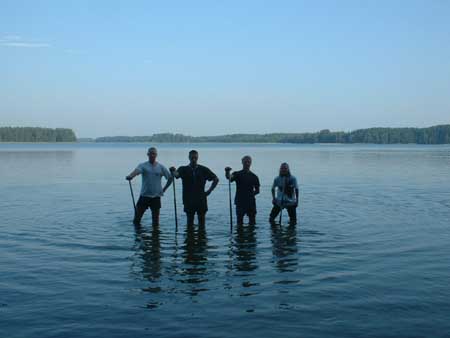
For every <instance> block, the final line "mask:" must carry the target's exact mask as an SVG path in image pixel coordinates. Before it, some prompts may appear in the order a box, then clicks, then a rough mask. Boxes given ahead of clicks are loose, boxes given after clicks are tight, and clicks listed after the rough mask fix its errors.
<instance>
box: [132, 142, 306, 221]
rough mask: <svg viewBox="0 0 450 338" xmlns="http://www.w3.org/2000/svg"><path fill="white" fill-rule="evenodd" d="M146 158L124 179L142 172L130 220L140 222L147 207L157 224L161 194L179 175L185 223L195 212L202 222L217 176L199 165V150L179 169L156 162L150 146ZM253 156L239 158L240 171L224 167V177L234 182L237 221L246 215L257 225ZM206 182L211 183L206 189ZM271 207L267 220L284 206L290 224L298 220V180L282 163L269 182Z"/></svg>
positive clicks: (270, 219) (258, 185)
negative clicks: (138, 194)
mask: <svg viewBox="0 0 450 338" xmlns="http://www.w3.org/2000/svg"><path fill="white" fill-rule="evenodd" d="M147 156H148V161H146V162H143V163H141V164H139V165H138V166H137V167H136V169H134V170H133V171H132V172H131V173H130V174H129V175H128V176H126V179H127V180H129V181H131V180H132V179H133V178H134V177H136V176H138V175H142V187H141V192H140V197H139V200H138V202H137V204H136V207H135V214H134V220H133V223H134V224H135V225H140V223H141V219H142V216H143V215H144V213H145V211H146V210H147V209H150V210H151V212H152V224H153V225H159V212H160V209H161V197H162V196H163V195H164V193H165V191H166V190H167V189H168V188H169V187H170V185H171V184H172V182H173V180H174V178H177V179H178V178H181V181H182V187H183V205H184V212H185V213H186V217H187V224H188V225H189V226H192V225H193V224H194V218H195V215H196V214H197V218H198V224H199V225H201V226H204V225H205V215H206V213H207V211H208V203H207V197H208V196H209V195H210V194H211V192H212V191H213V190H214V189H215V188H216V187H217V184H218V183H219V178H218V177H217V175H216V174H215V173H214V172H212V171H211V170H210V169H209V168H207V167H205V166H203V165H200V164H198V152H197V151H196V150H191V151H190V152H189V164H188V165H185V166H181V167H179V168H178V169H177V168H175V167H170V168H169V170H170V171H169V170H167V168H166V167H165V166H163V165H162V164H160V163H159V162H157V161H156V158H157V156H158V151H157V149H156V148H155V147H151V148H149V149H148V152H147ZM251 165H252V158H251V157H250V156H248V155H247V156H244V157H243V158H242V170H239V171H234V172H231V171H232V168H230V167H226V168H225V177H226V179H227V180H229V181H230V182H236V195H235V198H234V204H235V206H236V217H237V224H238V225H243V223H244V217H245V216H247V217H248V220H249V224H250V225H255V224H256V199H255V196H256V195H257V194H259V192H260V183H259V179H258V176H256V175H255V174H254V173H253V172H252V171H251V170H250V168H251ZM162 177H165V178H166V183H165V185H164V187H163V186H162ZM206 182H212V183H211V184H210V186H209V188H208V189H207V190H205V187H206ZM271 192H272V204H273V207H272V210H271V212H270V216H269V222H270V223H275V219H276V217H277V216H278V214H279V213H280V212H281V210H282V209H283V208H285V209H287V212H288V215H289V223H290V224H291V225H295V224H296V223H297V211H296V210H297V206H298V200H299V189H298V183H297V179H296V178H295V176H293V175H291V173H290V170H289V165H288V164H287V163H282V164H281V166H280V171H279V175H278V176H277V177H275V179H274V181H273V184H272V189H271Z"/></svg>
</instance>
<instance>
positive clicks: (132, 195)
mask: <svg viewBox="0 0 450 338" xmlns="http://www.w3.org/2000/svg"><path fill="white" fill-rule="evenodd" d="M128 183H129V184H130V192H131V198H132V199H133V207H134V213H135V214H136V202H135V201H134V193H133V186H132V185H131V180H128Z"/></svg>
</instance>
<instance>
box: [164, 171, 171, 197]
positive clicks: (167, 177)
mask: <svg viewBox="0 0 450 338" xmlns="http://www.w3.org/2000/svg"><path fill="white" fill-rule="evenodd" d="M163 175H164V177H165V178H166V180H167V181H166V185H165V186H164V188H163V193H165V192H166V190H167V188H169V187H170V185H171V184H172V182H173V177H172V175H171V174H170V173H169V171H168V170H167V168H166V167H163Z"/></svg>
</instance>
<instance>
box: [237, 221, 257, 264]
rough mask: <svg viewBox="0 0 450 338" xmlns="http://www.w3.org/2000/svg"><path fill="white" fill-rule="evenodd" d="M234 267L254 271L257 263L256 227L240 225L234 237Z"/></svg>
mask: <svg viewBox="0 0 450 338" xmlns="http://www.w3.org/2000/svg"><path fill="white" fill-rule="evenodd" d="M233 251H234V254H233V257H234V258H235V259H234V263H233V265H234V267H235V268H236V270H237V271H253V270H255V269H256V268H257V267H258V266H257V264H256V227H255V226H254V225H248V226H244V225H238V226H237V228H236V234H235V237H234V248H233Z"/></svg>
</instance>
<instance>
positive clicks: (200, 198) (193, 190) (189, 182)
mask: <svg viewBox="0 0 450 338" xmlns="http://www.w3.org/2000/svg"><path fill="white" fill-rule="evenodd" d="M197 161H198V152H197V151H196V150H191V151H190V152H189V164H188V165H186V166H181V167H179V168H178V170H176V169H175V167H170V171H171V172H172V175H173V176H174V177H176V178H181V180H182V182H183V204H184V212H185V213H186V216H187V224H188V226H192V225H193V224H194V216H195V214H197V218H198V224H199V225H200V226H204V225H205V215H206V212H207V211H208V203H207V197H208V196H209V194H211V192H212V191H213V190H214V188H215V187H216V186H217V183H219V179H218V178H217V176H216V174H214V173H213V172H212V171H211V170H210V169H209V168H207V167H205V166H202V165H199V164H197ZM206 181H212V184H211V186H210V187H209V189H208V190H206V191H205V184H206Z"/></svg>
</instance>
